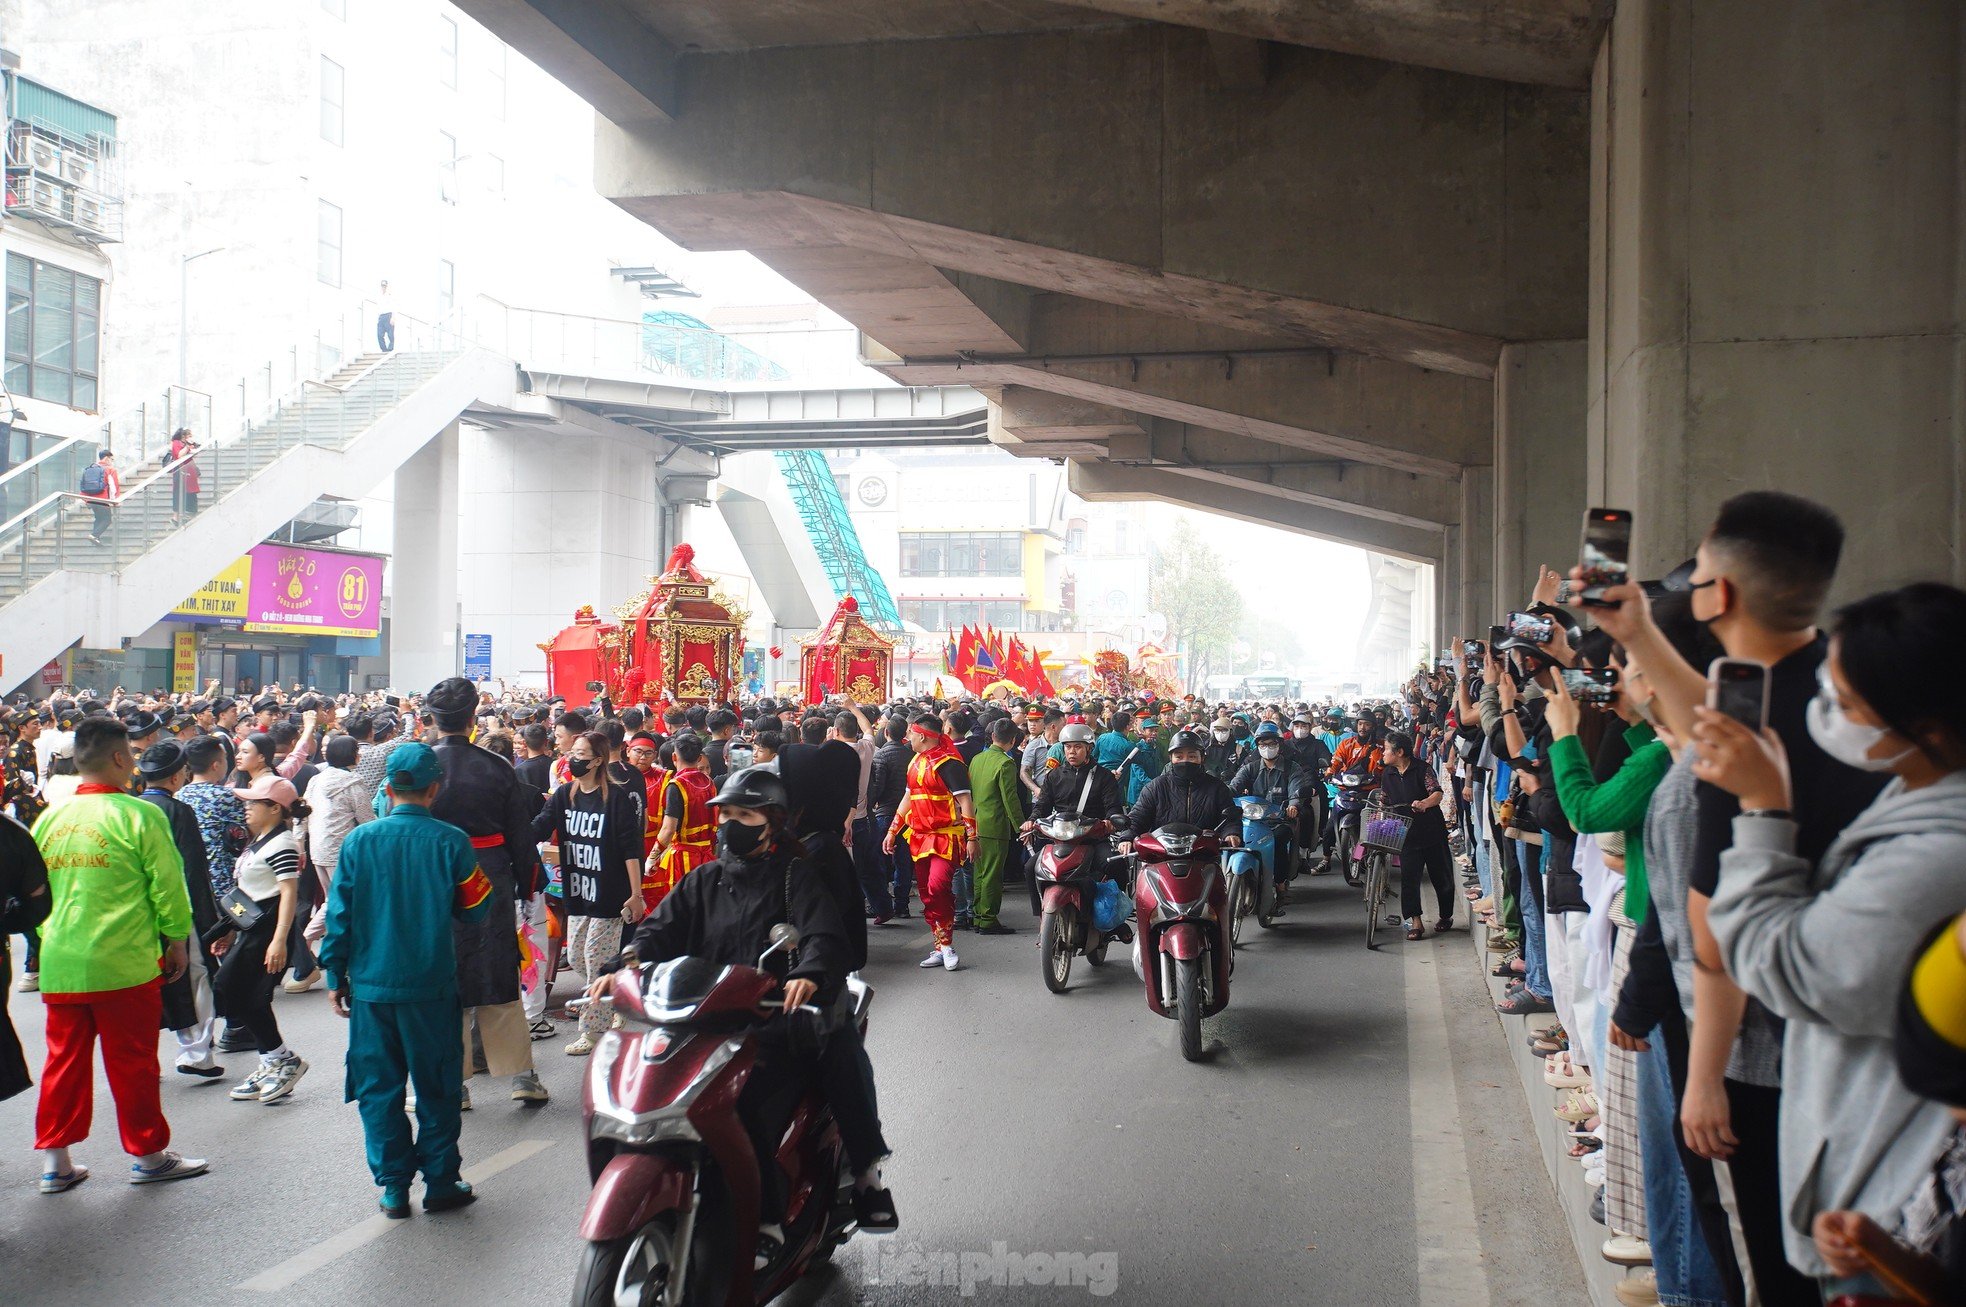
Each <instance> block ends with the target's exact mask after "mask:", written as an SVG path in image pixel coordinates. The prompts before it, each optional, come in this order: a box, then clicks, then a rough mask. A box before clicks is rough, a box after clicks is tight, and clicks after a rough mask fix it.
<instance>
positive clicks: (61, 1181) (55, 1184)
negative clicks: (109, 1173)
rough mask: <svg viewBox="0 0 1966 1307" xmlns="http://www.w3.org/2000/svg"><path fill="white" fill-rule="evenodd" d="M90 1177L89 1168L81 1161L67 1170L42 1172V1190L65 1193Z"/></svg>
mask: <svg viewBox="0 0 1966 1307" xmlns="http://www.w3.org/2000/svg"><path fill="white" fill-rule="evenodd" d="M88 1178H89V1168H88V1167H86V1166H84V1165H82V1164H81V1163H80V1162H77V1163H75V1165H74V1166H73V1167H71V1168H70V1169H68V1170H67V1171H43V1172H42V1173H41V1192H42V1193H44V1194H65V1193H67V1192H68V1191H69V1190H70V1189H73V1188H74V1187H75V1186H76V1185H78V1184H81V1183H82V1182H83V1181H84V1180H86V1179H88Z"/></svg>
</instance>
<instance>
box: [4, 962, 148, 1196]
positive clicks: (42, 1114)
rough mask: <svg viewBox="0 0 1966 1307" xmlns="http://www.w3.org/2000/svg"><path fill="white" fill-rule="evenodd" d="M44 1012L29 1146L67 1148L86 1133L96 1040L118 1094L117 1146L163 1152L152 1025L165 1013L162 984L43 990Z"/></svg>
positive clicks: (92, 1107) (136, 1151) (92, 1093)
mask: <svg viewBox="0 0 1966 1307" xmlns="http://www.w3.org/2000/svg"><path fill="white" fill-rule="evenodd" d="M41 997H42V999H43V1001H44V1002H45V1003H46V1004H47V1014H48V1030H47V1037H48V1063H47V1066H46V1068H45V1069H44V1070H43V1071H42V1073H41V1101H40V1103H39V1105H38V1106H37V1107H36V1109H35V1113H34V1146H35V1147H36V1148H67V1147H68V1146H70V1145H71V1144H78V1143H80V1142H81V1141H82V1140H84V1139H87V1138H88V1137H89V1122H90V1120H91V1119H92V1118H93V1116H94V1115H95V1104H96V1084H95V1060H96V1058H95V1051H96V1040H97V1039H98V1038H100V1039H101V1040H102V1067H103V1071H104V1072H105V1073H106V1074H107V1075H108V1077H109V1092H110V1094H111V1096H113V1097H114V1098H115V1099H116V1125H117V1128H118V1130H119V1131H120V1133H121V1134H122V1136H123V1151H125V1152H127V1153H129V1154H130V1155H131V1156H133V1157H142V1156H145V1155H147V1154H150V1153H161V1152H163V1151H164V1149H165V1148H166V1147H168V1146H169V1145H170V1142H171V1127H170V1124H169V1123H168V1122H166V1121H165V1120H164V1108H163V1104H162V1103H161V1101H160V1100H159V1098H158V1091H157V1080H158V1076H159V1074H160V1073H159V1071H158V1068H157V1028H158V1023H159V1019H160V1018H161V1017H162V1016H163V1014H164V998H163V982H162V981H161V980H153V981H151V982H150V983H149V984H147V985H137V986H135V987H134V988H131V989H110V990H103V991H102V992H100V993H95V994H43V995H42V996H41Z"/></svg>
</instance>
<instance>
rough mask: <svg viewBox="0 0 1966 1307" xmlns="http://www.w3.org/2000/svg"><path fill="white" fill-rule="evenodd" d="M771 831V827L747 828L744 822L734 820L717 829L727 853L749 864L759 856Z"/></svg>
mask: <svg viewBox="0 0 1966 1307" xmlns="http://www.w3.org/2000/svg"><path fill="white" fill-rule="evenodd" d="M770 829H771V828H770V827H769V826H746V825H745V824H744V823H743V822H741V821H738V820H736V819H735V818H732V819H731V820H730V821H727V822H725V823H724V824H723V825H721V826H719V827H717V835H718V838H720V839H721V840H722V841H723V845H724V851H725V852H726V853H728V854H730V856H732V857H733V858H738V859H741V860H743V861H745V862H749V861H750V860H751V859H753V858H755V857H757V856H758V850H759V849H760V848H762V847H763V845H764V842H765V836H766V834H767V833H768V832H769V831H770Z"/></svg>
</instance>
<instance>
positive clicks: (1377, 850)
mask: <svg viewBox="0 0 1966 1307" xmlns="http://www.w3.org/2000/svg"><path fill="white" fill-rule="evenodd" d="M1412 828H1413V816H1412V814H1411V812H1403V811H1401V810H1400V809H1399V808H1398V807H1389V806H1387V805H1385V804H1380V803H1374V804H1373V805H1372V806H1370V807H1368V808H1367V809H1366V810H1365V813H1364V820H1362V821H1361V822H1360V823H1359V844H1360V845H1361V846H1362V847H1363V848H1364V849H1365V859H1364V861H1365V866H1364V868H1363V872H1362V875H1361V879H1362V880H1363V881H1364V882H1365V947H1366V948H1368V949H1376V948H1377V947H1379V944H1378V935H1379V916H1380V912H1381V910H1382V909H1383V907H1384V906H1385V899H1386V882H1387V881H1388V880H1389V879H1390V876H1391V871H1392V866H1393V863H1394V862H1395V861H1396V860H1397V858H1398V856H1399V851H1400V850H1401V849H1402V848H1404V847H1405V846H1406V833H1407V832H1408V831H1409V830H1411V829H1412Z"/></svg>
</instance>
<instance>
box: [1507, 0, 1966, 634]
mask: <svg viewBox="0 0 1966 1307" xmlns="http://www.w3.org/2000/svg"><path fill="white" fill-rule="evenodd" d="M1962 21H1966V20H1962V17H1961V10H1960V8H1959V7H1958V6H1956V5H1952V4H1943V3H1930V4H1926V3H1907V4H1897V5H1890V6H1886V7H1884V8H1882V9H1880V8H1877V7H1875V6H1869V5H1852V4H1847V3H1837V2H1835V0H1791V2H1789V3H1781V4H1773V3H1765V2H1763V3H1745V4H1743V3H1739V0H1621V3H1620V4H1619V5H1618V6H1617V11H1616V16H1615V18H1614V19H1613V22H1612V27H1611V32H1610V37H1609V39H1608V40H1607V41H1606V42H1605V43H1604V46H1603V48H1602V50H1601V51H1600V53H1599V56H1598V63H1597V67H1596V72H1595V76H1594V78H1593V81H1592V94H1591V98H1592V105H1591V116H1592V131H1591V142H1592V144H1591V155H1592V158H1591V260H1590V261H1591V268H1590V274H1591V277H1590V281H1591V285H1590V299H1591V306H1590V327H1589V357H1588V364H1587V366H1588V369H1589V383H1588V395H1589V401H1588V402H1589V411H1588V428H1589V433H1590V443H1591V448H1590V452H1589V460H1588V478H1587V482H1588V483H1587V495H1588V497H1589V498H1590V500H1591V501H1592V502H1594V503H1602V504H1607V505H1614V506H1617V507H1623V508H1629V509H1632V510H1633V511H1634V513H1635V514H1636V522H1635V540H1634V546H1635V555H1634V560H1633V561H1634V564H1635V566H1636V567H1637V569H1638V574H1639V575H1641V576H1658V575H1659V574H1660V573H1661V572H1662V571H1663V570H1664V569H1666V568H1669V567H1671V566H1672V565H1674V564H1675V563H1678V562H1679V561H1680V560H1682V559H1684V558H1685V557H1686V556H1687V555H1688V553H1689V552H1690V551H1691V550H1692V548H1693V545H1694V544H1695V543H1696V537H1697V535H1698V534H1699V533H1700V531H1701V530H1702V529H1703V528H1704V527H1705V525H1706V523H1707V522H1708V521H1709V520H1710V519H1711V516H1712V513H1713V511H1714V508H1715V506H1716V505H1717V504H1719V503H1720V502H1721V501H1722V500H1723V499H1725V498H1727V497H1728V496H1730V495H1733V494H1736V493H1738V492H1740V491H1743V490H1748V489H1755V488H1775V489H1782V490H1789V491H1793V492H1796V493H1799V494H1804V495H1808V496H1810V497H1812V498H1815V499H1817V500H1820V501H1821V502H1823V503H1825V504H1828V505H1829V506H1830V507H1832V508H1834V509H1835V510H1836V511H1837V512H1838V513H1839V514H1840V515H1842V516H1843V518H1844V520H1845V522H1846V523H1848V524H1849V525H1850V526H1851V527H1852V528H1853V532H1852V537H1851V547H1850V548H1849V549H1848V550H1846V551H1845V554H1844V561H1843V568H1842V575H1841V576H1840V577H1839V585H1838V586H1837V597H1850V596H1854V595H1858V594H1862V593H1865V592H1867V591H1870V590H1874V589H1877V588H1879V587H1883V586H1888V585H1895V584H1899V583H1902V582H1904V581H1906V580H1909V579H1912V578H1914V577H1919V576H1950V577H1951V579H1953V580H1955V581H1958V580H1961V579H1962V572H1966V550H1962V543H1966V532H1963V531H1962V523H1961V511H1962V510H1961V507H1960V499H1961V497H1960V496H1959V494H1958V492H1957V490H1956V487H1957V485H1958V484H1960V475H1959V473H1960V467H1961V464H1962V460H1966V452H1963V451H1962V440H1961V418H1962V408H1963V407H1966V401H1962V399H1961V397H1960V396H1961V391H1960V380H1961V376H1960V373H1961V366H1962V365H1961V362H1960V359H1961V350H1960V347H1961V326H1960V321H1961V313H1960V310H1959V305H1960V303H1961V284H1960V283H1961V262H1962V239H1961V234H1962V216H1961V215H1962V206H1961V204H1960V202H1959V196H1960V195H1961V193H1962V181H1963V180H1966V178H1963V177H1962V171H1963V169H1962V163H1961V160H1962V158H1966V150H1962V136H1966V130H1963V129H1962V123H1963V122H1966V115H1962V112H1961V94H1962V80H1963V79H1962V78H1961V76H1960V65H1959V58H1960V56H1959V51H1960V35H1961V30H1960V29H1961V23H1962ZM1858 528H1860V530H1859V529H1858ZM1523 561H1524V562H1525V563H1528V562H1533V561H1534V560H1529V559H1525V560H1523ZM1511 579H1513V578H1511Z"/></svg>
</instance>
